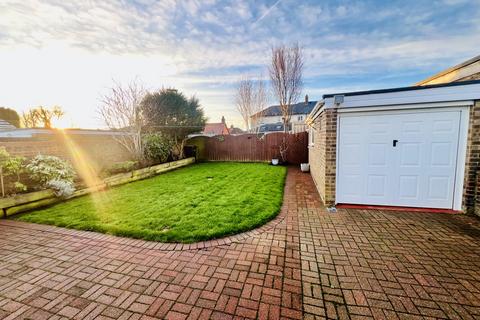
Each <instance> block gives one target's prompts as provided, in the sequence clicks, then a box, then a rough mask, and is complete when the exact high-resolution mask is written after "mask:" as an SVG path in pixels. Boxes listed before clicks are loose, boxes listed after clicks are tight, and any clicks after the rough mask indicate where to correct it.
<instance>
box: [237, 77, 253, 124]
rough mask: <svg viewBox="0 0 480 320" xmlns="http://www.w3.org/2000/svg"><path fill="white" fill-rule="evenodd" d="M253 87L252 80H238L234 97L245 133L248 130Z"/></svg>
mask: <svg viewBox="0 0 480 320" xmlns="http://www.w3.org/2000/svg"><path fill="white" fill-rule="evenodd" d="M253 86H254V84H253V80H251V79H248V78H244V79H242V80H240V82H239V83H238V87H237V94H236V96H235V105H236V107H237V111H238V112H239V113H240V115H241V116H242V118H243V122H244V123H245V129H246V130H247V131H248V130H249V129H250V116H251V115H252V108H253V99H254V97H253Z"/></svg>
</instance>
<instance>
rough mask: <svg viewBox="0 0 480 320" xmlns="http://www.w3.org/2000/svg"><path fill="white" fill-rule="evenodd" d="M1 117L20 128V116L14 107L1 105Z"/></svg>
mask: <svg viewBox="0 0 480 320" xmlns="http://www.w3.org/2000/svg"><path fill="white" fill-rule="evenodd" d="M0 119H3V120H5V121H7V122H8V123H10V124H11V125H14V126H15V127H17V128H20V116H19V115H18V113H17V111H15V110H13V109H10V108H4V107H0Z"/></svg>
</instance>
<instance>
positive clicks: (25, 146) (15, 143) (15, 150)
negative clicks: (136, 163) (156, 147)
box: [0, 134, 131, 171]
mask: <svg viewBox="0 0 480 320" xmlns="http://www.w3.org/2000/svg"><path fill="white" fill-rule="evenodd" d="M67 137H68V141H67V140H66V139H65V136H64V135H62V134H41V135H35V136H34V137H33V138H0V146H3V147H5V148H6V149H7V151H8V152H9V153H10V154H12V155H18V156H24V157H26V158H32V157H34V156H36V155H38V154H43V155H54V156H57V157H60V158H63V159H67V160H70V161H71V162H73V158H74V157H75V154H76V155H80V157H82V158H84V159H86V160H85V161H88V162H89V164H90V166H91V167H92V168H93V169H94V170H95V171H100V170H102V169H103V168H105V167H108V166H110V165H112V164H113V163H115V162H121V161H126V160H130V159H131V157H130V155H129V153H128V152H127V151H126V150H125V149H124V148H123V147H122V146H121V145H120V144H119V143H118V142H117V141H115V139H114V138H113V137H112V136H108V135H96V134H88V135H79V134H69V135H68V136H67Z"/></svg>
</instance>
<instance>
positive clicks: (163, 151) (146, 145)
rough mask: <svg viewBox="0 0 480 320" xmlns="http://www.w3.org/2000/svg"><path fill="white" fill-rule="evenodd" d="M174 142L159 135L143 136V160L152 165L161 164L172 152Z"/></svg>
mask: <svg viewBox="0 0 480 320" xmlns="http://www.w3.org/2000/svg"><path fill="white" fill-rule="evenodd" d="M173 145H174V141H173V140H172V139H171V138H169V137H168V136H166V135H164V134H161V133H149V134H146V135H144V136H143V149H144V153H145V158H146V159H147V160H149V161H150V162H153V163H163V162H166V161H167V160H168V156H169V155H170V153H171V152H172V147H173Z"/></svg>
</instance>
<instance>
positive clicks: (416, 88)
mask: <svg viewBox="0 0 480 320" xmlns="http://www.w3.org/2000/svg"><path fill="white" fill-rule="evenodd" d="M479 83H480V80H471V81H461V82H450V83H441V84H431V85H426V86H409V87H399V88H391V89H377V90H367V91H354V92H343V93H330V94H324V95H323V99H325V98H332V97H334V96H339V95H341V96H345V97H347V96H359V95H366V94H378V93H390V92H401V91H413V90H425V89H431V88H443V87H456V86H465V85H469V84H479Z"/></svg>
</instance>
